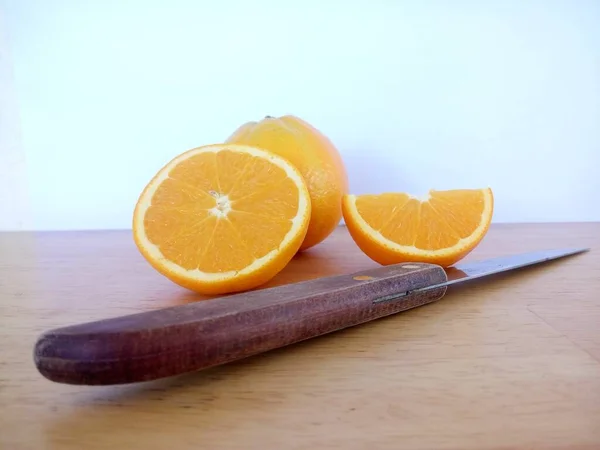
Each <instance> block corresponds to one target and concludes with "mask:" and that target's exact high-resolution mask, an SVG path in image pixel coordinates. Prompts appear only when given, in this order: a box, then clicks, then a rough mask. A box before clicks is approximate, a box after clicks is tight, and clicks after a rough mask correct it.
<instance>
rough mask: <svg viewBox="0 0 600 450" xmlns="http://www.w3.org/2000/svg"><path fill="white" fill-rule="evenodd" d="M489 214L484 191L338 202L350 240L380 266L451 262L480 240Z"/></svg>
mask: <svg viewBox="0 0 600 450" xmlns="http://www.w3.org/2000/svg"><path fill="white" fill-rule="evenodd" d="M493 209H494V198H493V194H492V190H491V189H489V188H488V189H456V190H448V191H435V190H431V191H430V192H429V194H428V196H427V198H424V199H419V198H416V197H414V196H412V195H410V194H406V193H384V194H379V195H346V196H345V197H344V198H343V201H342V211H343V214H344V221H345V222H346V226H347V227H348V231H349V232H350V235H351V236H352V239H353V240H354V241H355V242H356V244H357V245H358V246H359V247H360V249H361V250H362V251H363V252H364V253H365V254H366V255H367V256H369V257H370V258H371V259H373V260H374V261H376V262H378V263H380V264H385V265H387V264H395V263H400V262H407V261H413V262H425V263H433V264H439V265H441V266H442V267H447V266H450V265H452V264H454V263H456V262H457V261H459V260H460V259H462V258H464V257H465V256H466V255H467V254H468V253H469V252H471V250H473V249H474V248H475V247H476V246H477V245H478V244H479V242H480V241H481V240H482V239H483V237H484V236H485V234H486V233H487V231H488V229H489V226H490V223H491V220H492V214H493Z"/></svg>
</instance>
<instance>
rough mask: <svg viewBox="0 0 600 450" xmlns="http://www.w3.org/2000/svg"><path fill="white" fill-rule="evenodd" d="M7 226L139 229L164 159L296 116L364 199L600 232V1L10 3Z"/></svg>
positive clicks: (4, 160) (4, 140) (3, 212)
mask: <svg viewBox="0 0 600 450" xmlns="http://www.w3.org/2000/svg"><path fill="white" fill-rule="evenodd" d="M0 5H2V12H3V14H2V17H1V21H0V26H2V29H0V152H1V153H0V154H1V157H0V189H1V191H0V228H3V229H18V228H22V229H23V228H35V229H73V228H127V227H129V226H130V221H131V213H132V210H133V206H134V204H135V201H136V199H137V196H138V194H139V193H140V191H141V190H142V188H143V187H144V185H145V183H146V182H147V181H148V180H149V179H150V178H151V177H152V176H153V175H154V173H155V172H156V170H158V169H159V168H160V167H161V166H162V165H163V164H165V163H166V162H167V161H168V160H170V159H171V158H172V157H174V156H176V155H177V154H178V153H181V152H183V151H185V150H187V149H189V148H192V147H195V146H198V145H202V144H207V143H214V142H219V141H222V140H224V139H225V138H226V137H227V136H228V135H229V134H230V133H231V132H233V130H234V129H235V128H236V127H237V126H238V125H240V124H241V123H243V122H245V121H247V120H255V119H260V118H261V117H263V116H264V115H267V114H268V115H281V114H286V113H292V114H295V115H298V116H300V117H302V118H303V119H305V120H307V121H309V122H310V123H312V124H313V125H314V126H316V127H317V128H319V129H321V131H323V132H324V133H325V134H326V135H328V136H329V137H330V138H331V139H332V140H333V142H334V143H335V144H336V145H337V146H338V148H339V150H340V152H341V153H342V155H343V158H344V160H345V161H346V165H347V169H348V173H349V176H350V182H351V190H352V192H354V193H364V192H381V191H395V190H402V191H409V192H413V193H415V194H419V193H423V192H424V191H427V190H428V189H429V188H436V189H449V188H471V187H473V188H477V187H484V186H491V187H492V188H493V189H494V193H495V197H496V212H495V216H494V221H495V222H512V221H517V222H521V221H578V220H586V221H587V220H600V200H599V199H600V2H598V1H594V0H589V1H585V0H574V1H566V0H565V1H552V0H540V1H521V0H512V1H500V0H498V1H475V0H473V1H442V0H439V1H420V2H417V1H412V0H407V1H394V0H368V1H367V0H345V1H334V0H312V1H311V0H304V1H302V2H297V1H294V2H292V1H284V0H278V1H266V0H252V1H242V0H237V1H231V0H220V1H203V0H188V1H181V0H168V1H156V2H153V1H149V0H122V1H117V0H114V1H91V0H89V1H87V0H0Z"/></svg>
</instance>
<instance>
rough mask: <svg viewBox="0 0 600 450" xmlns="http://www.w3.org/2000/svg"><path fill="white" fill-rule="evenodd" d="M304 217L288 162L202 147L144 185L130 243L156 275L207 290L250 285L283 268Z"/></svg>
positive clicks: (239, 148)
mask: <svg viewBox="0 0 600 450" xmlns="http://www.w3.org/2000/svg"><path fill="white" fill-rule="evenodd" d="M309 221H310V196H309V193H308V189H307V187H306V184H305V182H304V180H303V178H302V175H301V174H300V172H299V171H298V170H297V169H296V168H295V167H294V166H292V165H291V164H290V163H289V162H288V161H287V160H285V159H283V158H282V157H280V156H277V155H275V154H273V153H270V152H267V151H265V150H262V149H259V148H256V147H251V146H246V145H234V144H225V145H208V146H203V147H198V148H195V149H192V150H190V151H188V152H186V153H183V154H182V155H180V156H178V157H177V158H175V159H173V160H172V161H170V162H169V163H168V164H167V165H166V166H165V167H163V168H162V169H161V170H160V171H159V172H158V173H157V174H156V175H155V177H154V178H153V179H152V180H151V181H150V183H149V184H148V185H147V186H146V188H145V189H144V191H143V192H142V194H141V195H140V198H139V200H138V202H137V204H136V208H135V211H134V217H133V233H134V240H135V243H136V245H137V247H138V249H139V250H140V252H141V253H142V255H143V256H144V257H145V258H146V259H147V260H148V262H149V263H150V264H151V265H152V266H153V267H154V268H155V269H156V270H158V271H159V272H160V273H162V274H163V275H164V276H166V277H167V278H169V279H171V280H172V281H174V282H175V283H177V284H179V285H181V286H185V287H187V288H189V289H193V290H195V291H198V292H202V293H208V294H219V293H229V292H236V291H241V290H247V289H252V288H254V287H257V286H259V285H260V284H262V283H265V282H266V281H268V280H269V279H271V278H272V277H273V276H275V275H276V274H277V273H278V272H279V271H280V270H281V269H283V267H285V266H286V265H287V263H288V262H289V261H290V259H291V258H292V256H293V255H294V254H295V253H296V252H297V251H298V249H299V248H300V245H301V243H302V241H303V239H304V237H305V235H306V232H307V229H308V224H309Z"/></svg>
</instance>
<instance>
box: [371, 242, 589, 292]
mask: <svg viewBox="0 0 600 450" xmlns="http://www.w3.org/2000/svg"><path fill="white" fill-rule="evenodd" d="M588 250H589V248H564V249H552V250H541V251H537V252H530V253H521V254H518V255H510V256H500V257H497V258H491V259H486V260H482V261H473V262H465V263H462V264H458V265H456V266H452V267H448V268H447V269H446V274H447V275H448V281H446V282H445V283H439V284H435V285H432V286H427V287H423V288H420V289H415V290H413V291H410V292H402V293H398V295H393V296H388V297H386V298H385V299H378V300H379V301H389V300H393V299H397V298H400V297H404V296H406V295H408V294H411V293H413V292H422V291H428V290H430V289H435V288H439V287H443V286H451V285H454V284H458V283H463V282H466V281H470V280H474V279H477V278H482V277H485V276H488V275H493V274H497V273H501V272H507V271H509V270H514V269H520V268H522V267H527V266H532V265H534V264H541V263H544V262H547V261H552V260H554V259H559V258H564V257H566V256H571V255H576V254H579V253H583V252H587V251H588ZM378 300H376V301H375V302H378Z"/></svg>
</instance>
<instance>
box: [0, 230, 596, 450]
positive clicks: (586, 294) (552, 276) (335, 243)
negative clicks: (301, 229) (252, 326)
mask: <svg viewBox="0 0 600 450" xmlns="http://www.w3.org/2000/svg"><path fill="white" fill-rule="evenodd" d="M564 246H577V247H591V249H592V251H591V252H588V253H587V254H584V255H581V256H579V257H577V258H574V259H569V260H566V261H561V262H559V263H556V264H554V263H551V265H550V266H543V267H535V268H531V269H528V270H527V271H523V272H519V273H517V274H514V273H513V274H511V275H509V276H505V277H501V278H500V279H494V280H492V281H487V280H486V281H482V282H474V283H473V284H469V286H468V287H465V288H464V289H458V290H456V289H455V290H452V291H451V292H449V293H448V294H447V296H446V297H445V298H444V299H443V300H441V301H439V302H437V303H434V304H430V305H427V306H423V307H421V308H419V309H417V310H411V311H408V312H406V313H401V314H399V315H395V316H392V317H388V318H385V319H381V320H377V321H375V322H372V323H368V324H365V325H362V326H359V327H355V328H352V329H347V330H344V331H341V332H338V333H334V334H332V335H328V336H325V337H322V338H318V339H315V340H311V341H307V342H304V343H301V344H297V345H293V346H291V347H288V348H285V349H281V350H277V351H273V352H269V353H267V354H263V355H260V356H257V357H251V358H249V359H247V360H244V361H240V362H237V363H233V364H229V365H225V366H221V367H217V368H214V369H209V370H207V371H203V372H199V373H195V374H190V375H184V376H180V377H175V378H172V379H166V380H161V381H157V382H149V383H143V384H139V385H129V386H109V387H85V386H69V385H60V384H56V383H51V382H49V381H48V380H45V379H44V378H43V377H42V376H41V375H40V374H39V373H38V372H37V370H36V369H35V366H34V364H33V358H32V349H33V344H34V342H35V340H36V338H37V336H38V335H39V333H41V332H42V331H45V330H48V329H51V328H55V327H59V326H65V325H69V324H73V323H79V322H86V321H90V320H96V319H102V318H108V317H116V316H119V315H123V314H128V313H132V312H137V311H144V310H150V309H157V308H162V307H165V306H170V305H174V304H180V303H185V302H190V301H199V300H200V297H198V296H197V295H196V294H193V293H190V292H187V291H185V290H183V289H181V288H179V287H177V286H174V285H173V284H172V283H170V282H169V281H168V280H165V279H163V278H162V277H161V276H160V275H158V274H157V273H156V272H154V271H153V270H152V269H150V268H149V267H148V266H147V264H146V263H145V261H143V259H142V258H141V257H140V256H139V255H138V253H137V251H136V249H135V247H134V245H133V243H132V241H131V236H130V234H129V232H127V231H100V232H55V233H37V234H31V233H4V234H0V275H1V279H0V354H1V355H2V358H1V360H0V404H1V405H2V408H0V448H2V449H4V448H6V449H20V448H53V449H79V448H83V446H84V445H85V448H89V449H95V448H98V449H100V448H128V449H137V448H140V449H144V450H148V449H155V448H156V449H158V448H164V447H165V446H166V445H173V446H174V447H176V448H178V449H187V448H190V449H191V448H194V449H197V448H210V449H221V448H244V449H249V448H261V449H265V448H298V449H304V448H306V449H308V448H321V449H328V448H345V449H353V448H365V447H370V448H436V449H437V448H451V449H500V448H531V447H536V448H552V449H556V448H565V449H566V448H590V449H592V448H600V325H599V324H600V297H599V296H598V295H597V293H598V292H599V291H600V257H599V256H598V255H599V253H598V248H599V246H600V224H598V223H583V224H544V225H534V224H531V225H495V226H492V229H491V231H490V233H489V235H488V236H487V237H486V239H485V240H484V241H483V242H482V244H481V245H480V246H479V247H478V248H477V249H476V250H475V251H474V252H473V254H471V255H469V257H468V259H480V258H488V257H493V256H500V255H507V254H512V253H519V252H524V251H530V250H539V249H544V248H549V247H564ZM375 266H376V265H375V263H373V262H371V261H370V260H369V259H368V258H366V257H365V256H364V255H362V254H361V253H360V251H359V250H358V249H357V248H356V246H355V245H354V244H353V243H352V241H351V240H350V238H349V236H348V234H347V232H346V230H345V229H344V228H343V227H341V228H340V229H339V230H337V231H336V233H335V234H334V235H333V236H331V237H330V238H329V239H328V240H327V241H326V242H325V243H323V244H321V245H319V246H318V247H315V248H314V249H313V250H312V251H309V252H307V253H305V254H303V255H300V256H298V257H297V258H296V259H295V260H294V261H293V262H292V263H291V264H290V266H289V267H288V268H287V269H286V270H285V271H284V272H283V273H282V274H281V275H280V276H278V277H277V279H276V280H274V281H273V282H272V283H270V284H269V285H270V286H272V285H278V284H284V283H289V282H292V281H301V280H306V279H311V278H316V277H320V276H325V275H334V274H340V273H349V272H353V271H356V270H362V269H367V268H371V267H375Z"/></svg>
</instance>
